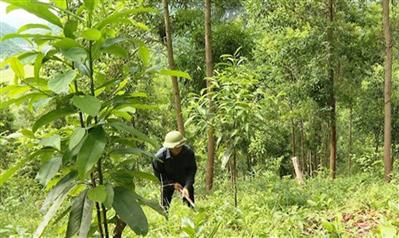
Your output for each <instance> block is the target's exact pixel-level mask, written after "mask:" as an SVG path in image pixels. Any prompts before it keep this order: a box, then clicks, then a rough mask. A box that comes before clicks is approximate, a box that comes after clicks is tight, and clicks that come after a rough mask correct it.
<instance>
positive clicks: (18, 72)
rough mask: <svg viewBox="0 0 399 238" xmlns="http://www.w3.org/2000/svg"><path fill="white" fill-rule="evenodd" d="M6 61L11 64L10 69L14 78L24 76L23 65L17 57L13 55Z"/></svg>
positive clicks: (21, 78) (22, 77)
mask: <svg viewBox="0 0 399 238" xmlns="http://www.w3.org/2000/svg"><path fill="white" fill-rule="evenodd" d="M7 63H8V64H9V65H10V66H11V69H12V71H14V74H15V78H16V79H19V80H23V79H24V78H25V70H24V65H23V64H22V63H21V62H20V61H19V60H18V58H17V57H15V56H13V57H10V58H8V59H7Z"/></svg>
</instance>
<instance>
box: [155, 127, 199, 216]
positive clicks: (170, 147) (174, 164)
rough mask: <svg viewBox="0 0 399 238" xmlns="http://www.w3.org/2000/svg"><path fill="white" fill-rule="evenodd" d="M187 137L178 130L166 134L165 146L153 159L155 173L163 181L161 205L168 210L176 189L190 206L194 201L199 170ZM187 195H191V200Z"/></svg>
mask: <svg viewBox="0 0 399 238" xmlns="http://www.w3.org/2000/svg"><path fill="white" fill-rule="evenodd" d="M185 142H186V139H185V138H184V137H183V135H182V134H181V133H180V132H178V131H171V132H169V133H168V134H166V136H165V141H164V143H163V148H161V149H160V150H159V151H158V152H157V153H156V155H155V156H156V157H157V159H155V160H153V161H152V167H153V169H154V174H155V176H156V177H158V179H159V181H160V182H161V186H162V190H161V192H162V193H161V205H162V206H163V208H164V209H165V210H168V208H169V205H170V203H171V201H172V196H173V192H174V190H178V191H179V192H181V193H182V196H183V201H185V202H186V203H187V204H188V206H189V207H192V205H191V202H194V186H193V185H194V177H195V173H196V172H197V164H196V162H195V155H194V152H193V151H192V150H191V149H190V147H188V146H187V145H185ZM185 197H189V198H190V200H191V201H189V200H187V199H186V198H185Z"/></svg>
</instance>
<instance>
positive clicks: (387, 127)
mask: <svg viewBox="0 0 399 238" xmlns="http://www.w3.org/2000/svg"><path fill="white" fill-rule="evenodd" d="M382 10H383V27H384V38H385V54H386V55H385V65H384V72H385V75H384V76H385V83H384V178H385V181H387V182H389V181H390V180H391V179H392V167H393V161H392V157H391V153H392V151H391V150H392V148H391V147H392V125H391V123H392V122H391V121H392V116H391V114H392V107H391V94H392V92H391V91H392V89H391V88H392V60H393V55H392V48H393V42H392V33H391V29H390V23H389V0H383V1H382Z"/></svg>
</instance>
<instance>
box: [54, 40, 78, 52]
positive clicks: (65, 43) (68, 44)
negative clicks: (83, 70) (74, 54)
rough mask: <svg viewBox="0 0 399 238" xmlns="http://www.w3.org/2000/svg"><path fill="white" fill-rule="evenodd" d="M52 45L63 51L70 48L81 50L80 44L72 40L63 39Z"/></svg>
mask: <svg viewBox="0 0 399 238" xmlns="http://www.w3.org/2000/svg"><path fill="white" fill-rule="evenodd" d="M52 45H53V46H54V47H56V48H60V49H62V50H68V49H70V48H75V47H78V48H81V47H80V45H79V43H78V42H76V41H75V40H74V39H71V38H67V37H66V38H63V39H61V40H58V41H55V42H54V43H52Z"/></svg>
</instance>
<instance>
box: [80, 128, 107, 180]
mask: <svg viewBox="0 0 399 238" xmlns="http://www.w3.org/2000/svg"><path fill="white" fill-rule="evenodd" d="M106 143H107V138H106V134H105V132H104V130H103V128H102V127H95V128H92V129H90V130H89V132H88V136H87V138H86V140H85V142H84V143H83V146H82V148H81V149H80V151H79V154H78V157H77V160H76V166H77V169H78V173H79V177H80V178H84V176H85V175H86V174H87V173H88V172H89V171H90V170H91V169H92V168H93V166H94V165H95V164H96V163H97V161H98V160H99V159H100V157H101V155H102V154H103V152H104V148H105V145H106Z"/></svg>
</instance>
